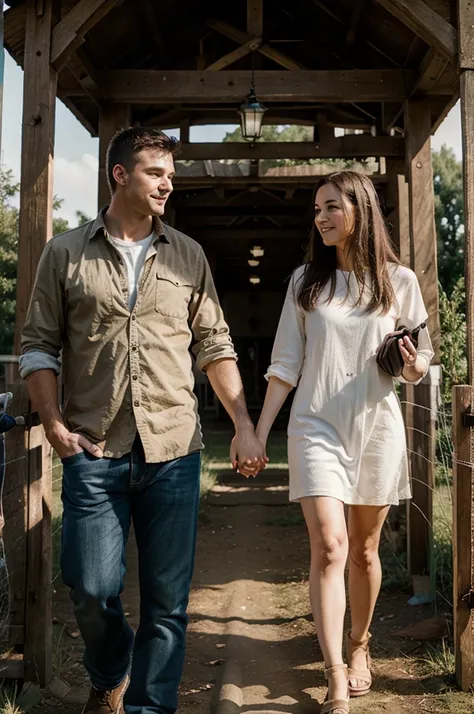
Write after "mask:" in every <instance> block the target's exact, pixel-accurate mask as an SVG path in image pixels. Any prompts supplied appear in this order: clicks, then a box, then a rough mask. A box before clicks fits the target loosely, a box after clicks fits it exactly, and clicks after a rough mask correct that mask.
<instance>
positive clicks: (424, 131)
mask: <svg viewBox="0 0 474 714" xmlns="http://www.w3.org/2000/svg"><path fill="white" fill-rule="evenodd" d="M405 134H406V151H407V169H408V179H409V184H408V195H409V217H410V266H411V268H412V269H413V270H414V271H415V273H416V275H417V278H418V281H419V283H420V288H421V291H422V294H423V299H424V302H425V305H426V310H427V312H428V315H429V318H428V326H429V329H430V334H431V339H432V342H433V348H434V352H435V356H434V359H433V366H432V367H431V368H430V372H429V374H428V376H427V378H426V379H425V380H424V381H423V383H422V384H420V385H418V386H417V387H414V388H412V387H409V388H408V390H407V394H410V393H413V402H414V404H413V434H412V437H411V439H410V442H411V449H412V451H411V458H410V462H411V477H412V490H413V499H412V502H411V504H410V506H409V527H408V536H409V538H408V548H409V553H408V561H409V564H410V568H411V574H412V576H414V577H415V576H416V577H419V576H427V575H428V574H429V573H430V564H431V553H432V524H433V488H434V480H435V460H436V413H437V393H438V387H439V343H440V328H439V311H438V307H439V305H438V271H437V255H436V228H435V220H434V192H433V169H432V165H431V142H430V135H431V110H430V105H429V103H427V102H423V101H411V100H409V101H407V102H406V105H405ZM422 589H423V590H424V591H428V590H429V589H430V586H429V584H428V581H425V583H424V585H423V587H422Z"/></svg>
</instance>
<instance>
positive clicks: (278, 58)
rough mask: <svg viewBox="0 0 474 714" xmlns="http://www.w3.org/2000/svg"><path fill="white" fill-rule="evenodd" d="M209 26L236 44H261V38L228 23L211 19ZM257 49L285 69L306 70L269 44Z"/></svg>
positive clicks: (208, 22)
mask: <svg viewBox="0 0 474 714" xmlns="http://www.w3.org/2000/svg"><path fill="white" fill-rule="evenodd" d="M207 26H208V27H209V28H211V29H212V30H214V31H215V32H219V33H220V34H221V35H224V37H228V38H229V39H231V40H234V42H238V43H239V44H241V45H244V44H246V43H247V42H252V40H253V41H255V42H259V43H261V37H255V36H254V35H251V34H249V33H248V32H242V30H239V29H238V28H237V27H234V26H233V25H230V24H229V23H228V22H224V21H223V20H218V19H216V18H211V19H209V20H208V21H207ZM257 49H258V52H259V53H260V54H262V55H264V56H265V57H268V58H269V59H271V60H273V61H274V62H276V63H277V64H279V65H281V66H282V67H284V68H285V69H290V70H297V69H304V67H303V65H301V64H300V63H299V62H296V60H294V59H291V57H288V56H287V55H285V54H284V53H283V52H280V50H277V49H275V48H274V47H270V45H268V44H263V45H260V46H259V47H258V48H257Z"/></svg>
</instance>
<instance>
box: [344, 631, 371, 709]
mask: <svg viewBox="0 0 474 714" xmlns="http://www.w3.org/2000/svg"><path fill="white" fill-rule="evenodd" d="M371 638H372V635H371V634H370V633H369V636H368V637H367V638H366V639H365V640H360V641H358V640H353V639H352V637H351V633H350V632H346V657H347V661H348V662H349V663H350V662H351V660H352V658H353V656H354V652H355V651H356V650H358V649H362V650H364V652H365V656H366V660H367V668H366V669H352V668H351V667H349V669H348V677H349V693H350V695H351V697H365V695H366V694H368V693H369V692H370V688H371V686H372V660H371V659H370V652H369V643H370V640H371ZM351 679H352V680H354V679H358V680H359V682H362V684H359V686H358V687H352V686H351Z"/></svg>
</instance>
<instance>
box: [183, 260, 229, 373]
mask: <svg viewBox="0 0 474 714" xmlns="http://www.w3.org/2000/svg"><path fill="white" fill-rule="evenodd" d="M196 283H197V289H196V291H195V293H194V295H193V297H192V299H191V302H190V305H189V324H190V327H191V331H192V333H193V337H194V340H195V344H194V345H193V347H192V352H193V354H194V356H195V357H196V362H197V366H198V367H199V369H201V370H205V368H206V367H207V365H208V364H210V363H211V362H214V361H215V360H218V359H233V360H237V354H236V352H235V350H234V345H233V343H232V339H231V337H230V334H229V327H228V325H227V323H226V321H225V319H224V313H223V312H222V308H221V306H220V303H219V298H218V297H217V292H216V288H215V285H214V280H213V279H212V273H211V269H210V267H209V264H208V262H207V260H206V257H205V255H204V252H202V253H201V254H200V258H199V262H198V266H197V280H196Z"/></svg>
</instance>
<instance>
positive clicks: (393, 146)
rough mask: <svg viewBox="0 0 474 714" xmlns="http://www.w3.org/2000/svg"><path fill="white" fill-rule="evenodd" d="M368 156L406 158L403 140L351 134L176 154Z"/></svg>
mask: <svg viewBox="0 0 474 714" xmlns="http://www.w3.org/2000/svg"><path fill="white" fill-rule="evenodd" d="M368 156H398V157H404V156H405V140H404V139H403V138H401V137H392V136H378V137H373V136H370V135H369V134H359V135H357V134H352V135H347V136H340V137H334V134H333V136H332V138H331V141H322V142H321V143H313V142H310V141H295V142H289V141H288V142H286V141H279V142H263V141H262V142H257V143H256V144H244V143H242V142H221V143H213V144H204V143H202V144H201V143H194V144H185V146H183V148H182V150H181V153H180V154H179V155H178V157H177V158H178V159H180V160H186V161H190V160H194V161H199V160H201V161H202V160H204V159H228V160H239V159H241V160H243V159H316V158H340V157H342V158H353V157H368Z"/></svg>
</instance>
